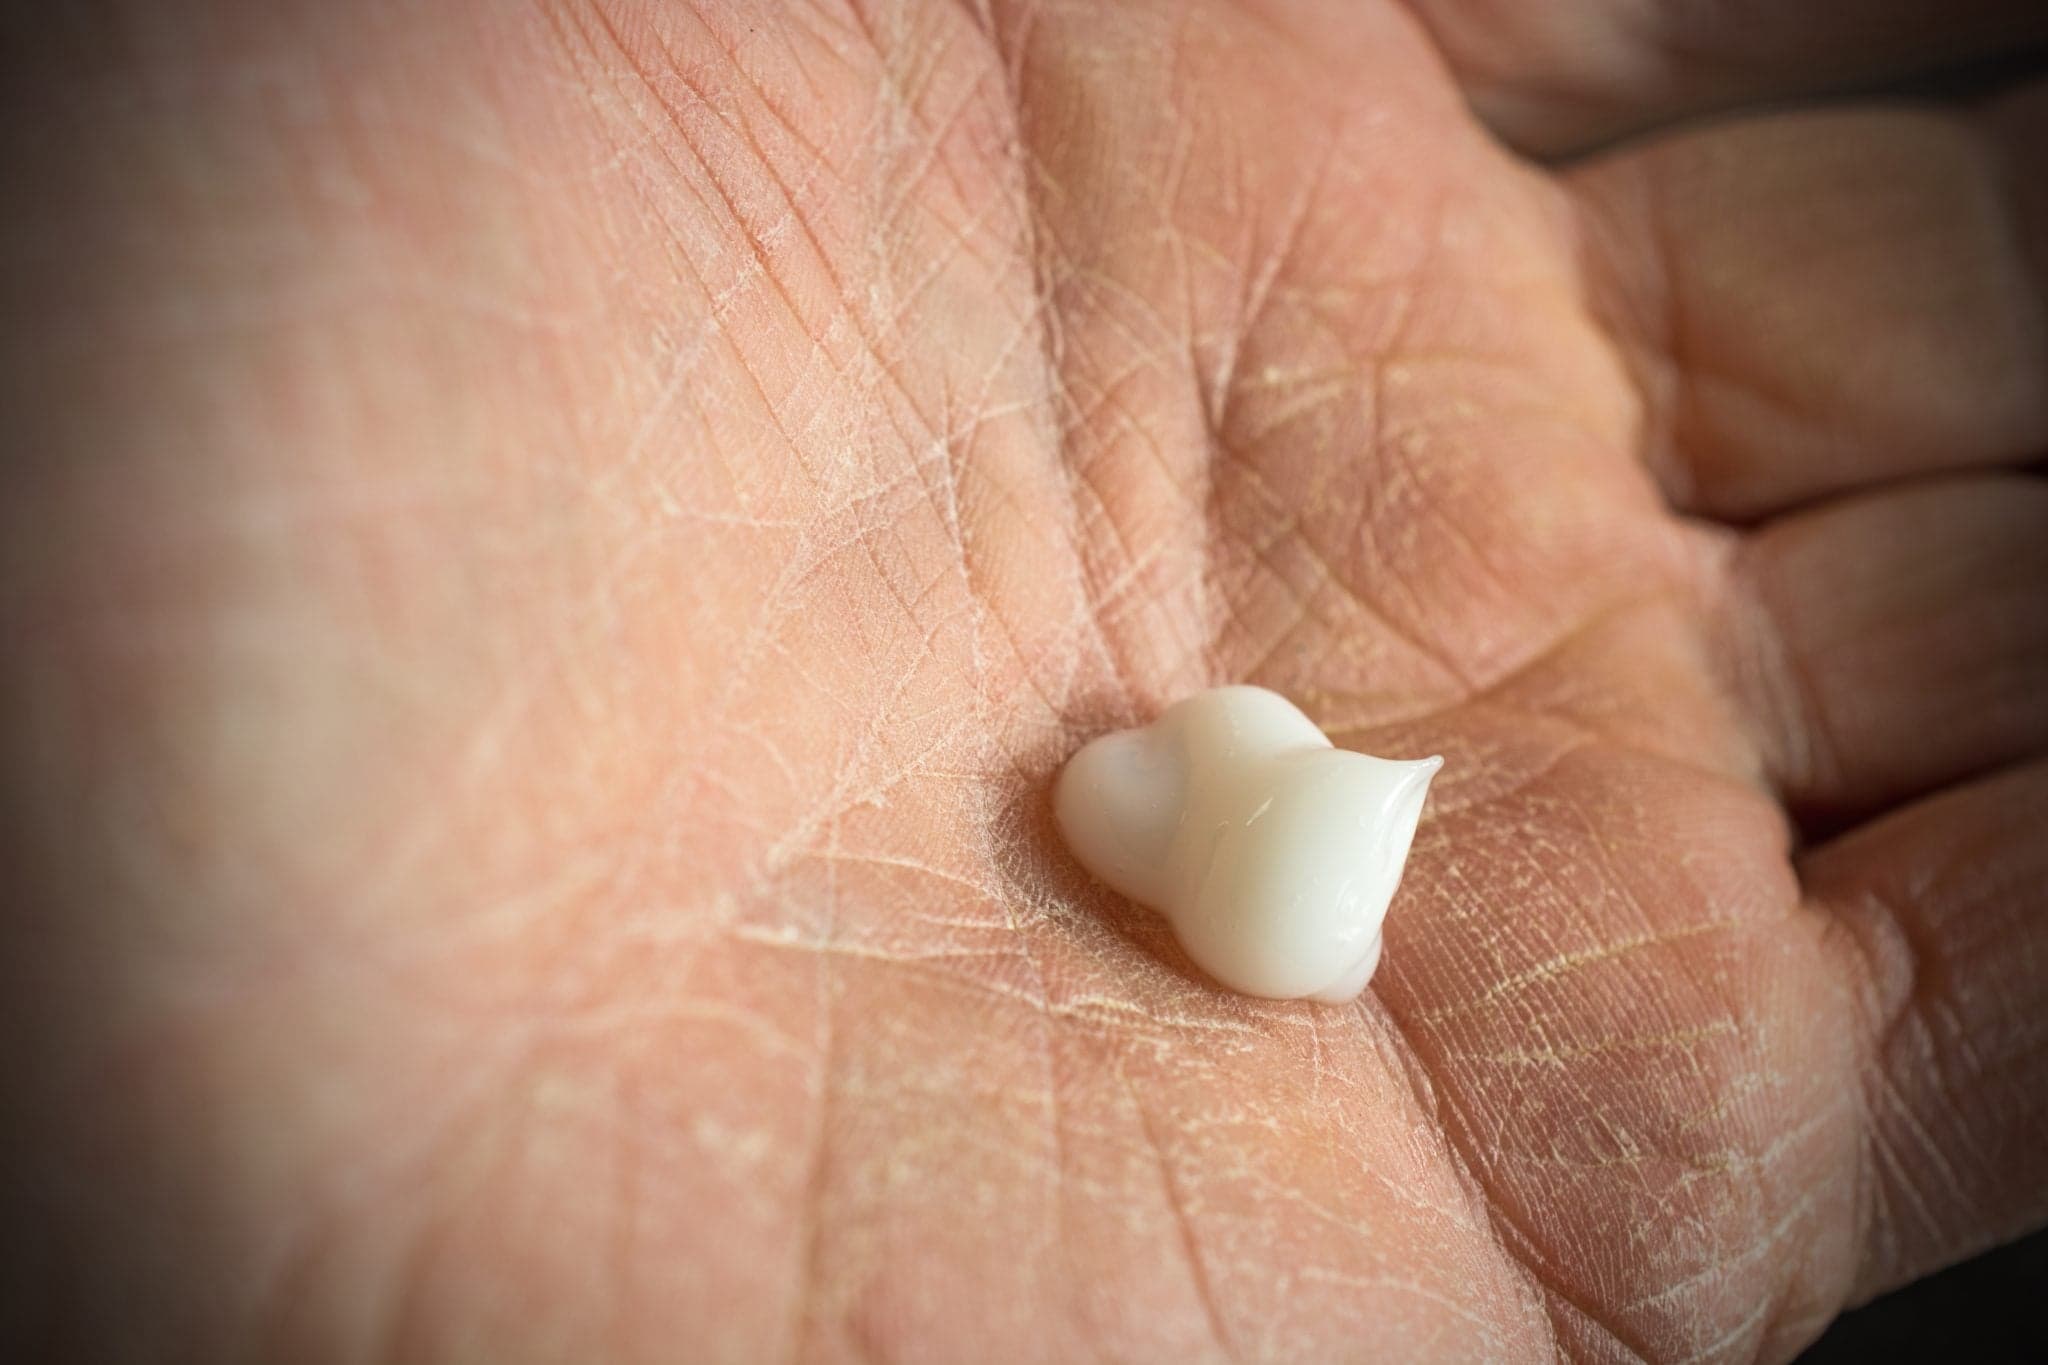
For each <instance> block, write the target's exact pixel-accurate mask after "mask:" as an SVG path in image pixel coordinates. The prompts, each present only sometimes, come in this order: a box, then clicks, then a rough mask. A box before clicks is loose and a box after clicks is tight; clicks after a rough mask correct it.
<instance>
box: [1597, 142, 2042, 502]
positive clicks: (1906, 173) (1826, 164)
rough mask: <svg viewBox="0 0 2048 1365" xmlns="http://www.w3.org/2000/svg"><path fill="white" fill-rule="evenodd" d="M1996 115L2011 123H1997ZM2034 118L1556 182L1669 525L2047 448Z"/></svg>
mask: <svg viewBox="0 0 2048 1365" xmlns="http://www.w3.org/2000/svg"><path fill="white" fill-rule="evenodd" d="M2014 107H2015V108H2022V107H2023V106H2020V105H2016V106H2014ZM2043 133H2048V119H2043V118H2041V117H2039V116H2038V115H2036V114H2031V113H2028V114H2015V115H2012V116H2010V117H2001V118H1999V119H1996V120H1992V119H1979V118H1976V117H1966V116H1962V115H1955V114H1948V113H1940V112H1934V111H1928V110H1919V111H1915V110H1908V109H1892V110H1876V109H1863V110H1856V111H1844V112H1831V113H1812V114H1801V115H1784V116H1779V117H1775V118H1760V119H1752V120H1747V121H1744V122H1742V123H1738V124H1729V125H1726V126H1723V127H1720V128H1715V129H1710V130H1706V131H1702V132H1698V133H1693V134H1688V135H1685V136H1681V137H1675V138H1671V139H1666V140H1664V141H1661V142H1658V143H1655V144H1652V145H1649V146H1645V147H1644V148H1642V149H1641V150H1638V151H1632V152H1624V153H1620V154H1617V155H1616V156H1614V157H1611V158H1609V159H1606V160H1604V161H1601V162H1599V163H1597V164H1594V165H1591V166H1588V167H1586V168H1585V169H1584V170H1583V171H1581V172H1579V173H1577V174H1576V175H1575V176H1574V177H1573V178H1572V181H1571V183H1572V185H1573V186H1574V188H1575V189H1576V190H1577V191H1578V192H1579V194H1580V196H1581V202H1582V203H1583V205H1584V207H1585V211H1586V212H1585V222H1586V227H1587V234H1588V259H1589V269H1590V271H1591V276H1592V290H1593V296H1594V306H1595V308H1596V310H1597V311H1599V312H1600V313H1601V314H1602V315H1603V317H1604V319H1605V320H1606V322H1607V323H1608V325H1609V327H1610V328H1611V330H1612V332H1613V334H1614V336H1615V338H1616V340H1617V342H1618V344H1619V345H1620V346H1621V348H1622V350H1623V352H1624V354H1625V355H1626V356H1627V358H1628V360H1629V362H1630V364H1631V367H1632V368H1633V370H1634V372H1635V374H1636V376H1637V378H1638V381H1639V385H1640V388H1641V391H1642V394H1643V401H1644V406H1645V413H1644V437H1645V443H1646V453H1647V457H1648V458H1649V460H1650V464H1651V468H1652V470H1653V471H1654V472H1655V474H1656V475H1657V477H1658V479H1659V480H1660V482H1661V483H1663V485H1664V487H1665V490H1666V492H1667V494H1668V495H1669V496H1670V497H1671V498H1672V500H1673V501H1674V502H1675V503H1676V504H1678V505H1679V506H1681V507H1683V508H1685V509H1687V510H1691V511H1698V512H1704V513H1707V514H1710V515H1716V516H1724V517H1731V518H1751V517H1755V516H1758V515H1760V514H1764V513H1767V512H1770V511H1773V510H1779V509H1782V508H1784V507H1787V506H1789V505H1792V504H1794V503H1798V502H1802V501H1807V500H1810V499H1812V498H1815V497H1818V496H1821V495H1825V494H1829V493H1835V492H1839V491H1842V490H1845V489H1849V488H1854V487H1858V486H1861V485H1866V484H1871V483H1876V482H1880V481H1883V480H1887V479H1897V478H1901V477H1905V476H1909V475H1917V474H1926V473H1931V472H1935V471H1939V470H1949V469H1958V468H1968V467H1973V466H1992V465H1999V464H2010V463H2017V462H2021V461H2024V460H2027V459H2029V458H2031V457H2033V456H2037V455H2039V454H2040V453H2041V451H2042V450H2043V448H2044V447H2048V315H2044V310H2043V295H2042V288H2041V276H2040V274H2039V265H2040V262H2039V259H2038V257H2037V256H2030V248H2031V249H2033V250H2034V251H2035V252H2039V250H2040V248H2041V247H2042V246H2043V244H2044V243H2048V217H2044V214H2048V203H2044V202H2043V201H2042V200H2040V199H2039V198H2036V197H2033V196H2031V195H2029V194H2025V193H2014V192H2011V191H2010V189H2009V187H2011V186H2015V185H2022V184H2025V183H2026V182H2027V180H2028V178H2029V177H2040V176H2048V138H2044V137H2042V136H2040V134H2043Z"/></svg>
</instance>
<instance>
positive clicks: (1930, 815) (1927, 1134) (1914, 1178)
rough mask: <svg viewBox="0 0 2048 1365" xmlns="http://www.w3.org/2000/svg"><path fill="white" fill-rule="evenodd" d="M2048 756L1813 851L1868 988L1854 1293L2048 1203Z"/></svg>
mask: <svg viewBox="0 0 2048 1365" xmlns="http://www.w3.org/2000/svg"><path fill="white" fill-rule="evenodd" d="M2044 830H2048V763H2036V764H2033V765H2031V766H2029V767H2027V768H2024V769H2020V770H2017V771H2013V772H2009V773H2007V774H2005V775H2003V776H2000V777H1998V778H1995V779H1991V780H1986V781H1983V782H1979V783H1976V784H1973V785H1971V786H1968V787H1964V788H1959V789H1956V790H1953V791H1950V792H1946V793H1944V794H1942V795H1940V796H1936V797H1932V798H1930V799H1928V800H1926V801H1924V802H1921V803H1919V804H1917V805H1914V806H1911V807H1909V808H1907V809H1905V810H1902V811H1899V812H1897V813H1895V814H1893V815H1890V816H1887V817H1885V818H1884V819H1882V820H1879V821H1876V822H1874V823H1872V824H1869V825H1866V826H1864V827H1863V828H1861V829H1858V830H1856V831H1854V832H1853V833H1850V834H1848V835H1845V836H1843V837H1842V838H1840V839H1838V840H1836V841H1835V842H1833V843H1831V844H1828V845H1826V846H1824V847H1822V848H1820V849H1818V850H1816V851H1815V852H1813V853H1812V854H1811V855H1809V856H1808V857H1807V859H1806V860H1805V863H1804V866H1803V868H1802V876H1803V879H1804V881H1805V884H1806V888H1807V893H1808V895H1809V897H1810V898H1811V899H1812V900H1813V901H1815V902H1817V903H1818V904H1819V905H1820V906H1821V907H1823V908H1824V909H1826V910H1827V911H1828V912H1830V913H1831V914H1832V915H1833V916H1834V917H1835V923H1837V924H1838V925H1839V926H1840V927H1841V929H1842V933H1841V934H1840V935H1839V936H1838V938H1837V939H1836V940H1835V942H1836V944H1837V946H1838V948H1839V951H1840V952H1841V953H1842V956H1843V963H1844V967H1845V970H1846V971H1847V973H1848V976H1849V979H1850V980H1851V981H1852V982H1854V983H1855V985H1856V989H1857V994H1858V996H1859V998H1860V1000H1861V1002H1862V1019H1861V1026H1860V1034H1859V1039H1860V1046H1861V1048H1862V1050H1863V1052H1864V1064H1863V1071H1862V1086H1861V1102H1862V1107H1863V1111H1864V1134H1865V1137H1864V1171H1863V1177H1862V1179H1861V1180H1860V1181H1859V1182H1858V1184H1859V1189H1860V1191H1861V1194H1860V1204H1861V1208H1860V1216H1859V1225H1860V1227H1861V1229H1862V1231H1863V1236H1862V1246H1863V1257H1862V1264H1861V1266H1860V1269H1859V1271H1858V1274H1857V1279H1856V1288H1855V1291H1854V1292H1855V1296H1856V1297H1857V1298H1859V1299H1861V1298H1868V1297H1870V1296H1872V1295H1875V1294H1878V1293H1881V1292H1883V1291H1884V1290H1886V1289H1888V1288H1890V1287H1892V1286H1894V1285H1898V1284H1902V1283H1905V1282H1906V1281H1909V1280H1912V1279H1915V1278H1917V1277H1919V1276H1921V1275H1924V1274H1926V1273H1928V1272H1929V1271H1932V1270H1934V1269H1936V1268H1938V1267H1940V1266H1942V1265H1946V1264H1948V1263H1949V1262H1951V1261H1956V1260H1960V1259H1962V1258H1963V1257H1965V1256H1969V1255H1971V1254H1973V1253H1975V1252H1977V1251H1980V1250H1982V1249H1984V1248H1985V1247H1988V1246H1992V1245H1995V1244H1996V1243H1998V1242H2000V1241H2004V1240H2006V1239H2008V1238H2011V1237H2014V1236H2017V1235H2018V1234H2020V1233H2021V1232H2024V1231H2025V1230H2027V1229H2028V1228H2030V1227H2033V1226H2035V1225H2037V1224H2039V1223H2040V1222H2041V1221H2042V1220H2043V1219H2048V839H2044V838H2043V837H2042V833H2043V831H2044Z"/></svg>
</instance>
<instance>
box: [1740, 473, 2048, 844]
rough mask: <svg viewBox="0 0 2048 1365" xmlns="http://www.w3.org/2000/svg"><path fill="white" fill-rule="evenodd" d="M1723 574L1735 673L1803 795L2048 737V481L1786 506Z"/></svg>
mask: <svg viewBox="0 0 2048 1365" xmlns="http://www.w3.org/2000/svg"><path fill="white" fill-rule="evenodd" d="M1732 581H1733V585H1734V592H1733V596H1732V599H1731V604H1730V611H1729V616H1728V629H1729V643H1730V650H1729V654H1728V657H1729V658H1730V660H1731V662H1732V673H1733V675H1734V678H1735V680H1736V688H1737V691H1738V693H1739V694H1740V695H1741V696H1742V698H1743V700H1744V702H1745V704H1746V709H1747V710H1748V712H1749V713H1750V714H1751V715H1752V716H1754V717H1755V718H1756V721H1757V724H1758V727H1759V729H1760V731H1761V734H1762V738H1763V745H1764V752H1765V754H1766V761H1767V763H1768V764H1769V766H1770V768H1771V770H1772V775H1773V777H1774V778H1775V780H1776V782H1777V783H1778V785H1779V787H1780V788H1781V789H1782V790H1783V791H1784V792H1785V794H1786V795H1787V797H1788V798H1789V799H1790V800H1791V801H1792V802H1793V803H1794V805H1795V806H1804V807H1808V808H1816V807H1817V808H1820V809H1821V810H1826V811H1837V812H1839V811H1857V810H1871V809H1876V808H1881V807H1883V806H1887V805H1890V804H1893V803H1895V802H1897V801H1899V800H1901V799H1904V798H1907V797H1911V796H1914V795H1918V794H1921V793H1924V792H1927V791H1931V790H1933V789H1935V788H1938V787H1941V786H1944V785H1946V784H1948V783H1950V782H1952V781H1955V780H1957V779H1960V778H1964V777H1967V776H1970V775H1971V774H1974V773H1979V772H1983V771H1985V770H1987V769H1989V768H1992V767H1995V766H1998V765H2001V764H2005V763H2010V762H2013V761H2016V760H2018V759H2021V758H2023V757H2026V756H2028V755H2031V754H2036V753H2040V752H2042V751H2043V750H2044V749H2048V700H2044V699H2048V482H2044V481H2043V480H2041V479H2038V478H2030V477H2026V476H2021V475H2004V476H1986V477H1981V478H1970V479H1955V480H1942V481H1938V482H1936V483H1933V484H1930V485H1927V486H1924V487H1909V488H1904V489H1899V490H1894V491H1890V492H1885V493H1877V494H1871V495H1869V496H1867V497H1862V498H1856V499H1853V500H1849V501H1845V502H1841V503H1837V504H1834V505H1831V506H1829V507H1826V508H1822V509H1820V510H1817V511H1812V512H1804V513H1799V514H1795V515H1793V516H1789V517H1786V518H1783V519H1781V520H1780V521H1777V522H1774V523H1772V524H1771V525H1769V526H1767V527H1765V528H1764V529H1763V530H1761V531H1759V532H1758V533H1756V535H1754V536H1753V537H1751V538H1750V540H1749V541H1748V542H1747V543H1746V544H1745V546H1744V547H1743V548H1742V550H1741V551H1740V552H1739V553H1738V556H1737V559H1736V561H1735V572H1734V577H1733V580H1732Z"/></svg>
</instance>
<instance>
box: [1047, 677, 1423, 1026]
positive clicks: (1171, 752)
mask: <svg viewBox="0 0 2048 1365" xmlns="http://www.w3.org/2000/svg"><path fill="white" fill-rule="evenodd" d="M1442 766H1443V760H1442V759H1441V758H1425V759H1420V760H1417V761H1415V762H1396V761H1392V760H1389V759H1384V758H1372V757H1369V756H1368V755H1365V754H1359V753H1352V752H1350V751H1349V750H1345V749H1338V748H1334V747H1332V746H1331V744H1330V741H1329V739H1328V738H1327V737H1325V736H1324V734H1323V732H1322V731H1321V730H1318V729H1317V728H1316V726H1315V722H1313V721H1311V720H1310V719H1309V718H1308V717H1307V716H1305V715H1303V714H1302V713H1301V712H1300V711H1299V710H1298V709H1297V708H1296V707H1295V706H1294V704H1293V703H1292V702H1290V701H1288V700H1287V699H1286V698H1285V697H1282V696H1281V695H1279V694H1278V693H1277V692H1269V691H1267V690H1266V689H1265V688H1262V687H1218V688H1213V689H1211V690H1210V691H1207V692H1200V693H1197V694H1196V695H1194V696H1192V697H1189V698H1187V699H1186V700H1184V701H1181V702H1177V703H1175V704H1174V705H1173V706H1171V707H1168V708H1167V710H1166V713H1165V714H1164V715H1162V716H1160V717H1159V719H1158V720H1156V721H1154V722H1153V723H1152V724H1150V725H1147V726H1145V727H1143V728H1142V729H1137V730H1119V731H1117V732H1115V733H1114V734H1108V735H1104V736H1102V737H1101V738H1100V739H1097V740H1094V741H1093V742H1091V743H1090V744H1088V745H1087V746H1086V747H1084V748H1083V749H1082V750H1081V752H1079V753H1078V754H1075V755H1074V757H1073V758H1072V759H1071V760H1069V762H1068V763H1067V766H1066V768H1065V769H1064V770H1063V771H1062V772H1061V773H1060V777H1059V783H1058V785H1057V787H1056V788H1055V789H1054V792H1053V806H1054V812H1055V814H1056V816H1057V818H1058V820H1059V826H1060V833H1061V835H1062V836H1063V837H1064V838H1065V839H1066V841H1067V847H1068V848H1069V849H1071V850H1073V854H1074V856H1075V857H1076V858H1077V859H1079V860H1080V862H1081V865H1082V866H1083V867H1086V868H1087V869H1088V870H1089V871H1090V872H1091V873H1093V874H1094V875H1095V876H1097V877H1098V878H1100V879H1101V880H1102V881H1104V882H1107V883H1108V884H1109V885H1110V886H1111V887H1113V888H1114V889H1116V890H1117V891H1119V892H1121V893H1123V894H1124V895H1126V896H1129V897H1130V898H1131V899H1132V900H1134V901H1137V902H1139V903H1140V904H1143V905H1147V906H1150V907H1152V908H1153V909H1155V910H1158V911H1159V912H1160V913H1162V914H1164V915H1165V916H1166V918H1167V919H1168V920H1169V921H1170V922H1171V923H1172V925H1173V930H1174V935H1175V937H1177V938H1178V939H1179V940H1180V944H1181V947H1183V948H1184V949H1186V950H1187V954H1188V956H1189V957H1191V958H1193V959H1194V961H1195V963H1196V965H1197V966H1199V967H1201V968H1202V970H1204V971H1206V972H1208V973H1209V974H1210V975H1211V976H1213V977H1215V978H1216V979H1217V980H1218V981H1220V982H1222V983H1223V984H1224V985H1226V986H1229V987H1230V988H1231V989H1233V990H1238V991H1243V992H1244V993H1245V994H1247V995H1260V996H1267V997H1272V998H1276V999H1297V998H1302V997H1306V998H1310V999H1315V1000H1321V1001H1325V1002H1327V1003H1330V1004H1342V1003H1343V1002H1345V1001H1347V1000H1351V999H1353V998H1354V997H1356V996H1357V995H1358V993H1359V992H1360V991H1362V990H1364V989H1365V983H1366V982H1367V981H1369V980H1370V979H1371V978H1372V973H1373V969H1374V968H1375V967H1377V966H1378V965H1379V960H1380V923H1381V921H1383V920H1384V919H1385V918H1386V914H1387V903H1388V902H1389V901H1390V900H1392V899H1393V896H1394V888H1395V887H1397V886H1399V885H1400V882H1401V868H1402V866H1403V864H1405V863H1406V862H1407V861H1408V845H1409V842H1410V841H1411V840H1412V839H1413V838H1414V837H1415V825H1416V822H1417V821H1418V820H1419V819H1420V818H1421V815H1422V802H1423V798H1424V796H1426V795H1427V794H1428V791H1429V782H1430V779H1431V778H1432V777H1434V776H1436V771H1437V769H1438V768H1441V767H1442Z"/></svg>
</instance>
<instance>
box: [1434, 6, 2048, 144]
mask: <svg viewBox="0 0 2048 1365" xmlns="http://www.w3.org/2000/svg"><path fill="white" fill-rule="evenodd" d="M1411 7H1412V8H1413V9H1414V10H1415V11H1416V13H1417V14H1418V15H1420V16H1421V18H1422V19H1423V21H1424V22H1425V23H1426V24H1428V25H1429V27H1430V29H1431V30H1432V32H1433V33H1434V34H1435V36H1436V39H1437V42H1438V44H1439V46H1440V47H1441V48H1442V50H1443V53H1444V56H1445V58H1446V60H1448V61H1449V62H1450V64H1451V66H1452V68H1453V69H1454V70H1455V71H1456V72H1457V73H1458V76H1459V79H1460V81H1461V83H1462V84H1463V85H1464V87H1465V89H1466V91H1467V94H1468V96H1469V97H1470V99H1471V100H1472V103H1473V105H1474V107H1475V108H1476V109H1477V110H1478V111H1479V113H1480V115H1481V117H1483V118H1484V119H1486V121H1487V122H1488V123H1489V124H1491V125H1492V126H1493V128H1494V129H1495V130H1496V131H1497V132H1499V133H1500V134H1501V135H1502V136H1503V137H1505V138H1507V139H1508V140H1509V141H1511V142H1513V143H1515V144H1517V145H1519V146H1522V147H1525V148H1529V149H1532V150H1535V151H1541V152H1569V151H1572V150H1575V149H1578V148H1582V147H1585V146H1588V145H1591V144H1595V143H1599V142H1602V141H1606V140H1608V139H1611V138H1614V137H1617V136H1621V135H1623V134H1626V133H1630V132H1634V131H1636V130H1639V129H1642V128H1646V127H1650V126H1654V125H1656V124H1659V123H1663V122H1666V121H1669V120H1671V119H1674V118H1678V117H1682V116H1684V115H1687V114H1695V113H1699V112H1702V111H1707V110H1714V109H1724V108H1730V107H1734V106H1739V105H1743V104H1748V103H1753V102H1756V101H1759V100H1775V99H1784V98H1787V97H1791V96H1798V95H1803V94H1814V93H1817V92H1823V91H1827V90H1830V89H1840V88H1843V87H1845V86H1856V85H1867V84H1869V83H1872V82H1878V81H1886V80H1895V79H1897V78H1899V77H1902V76H1907V75H1914V74H1919V73H1923V72H1926V71H1929V70H1933V69H1939V68H1941V67H1944V66H1952V65H1955V64H1957V63H1965V62H1970V61H1974V60H1982V59H1984V58H1987V57H1990V56H1994V55H1996V54H1999V53H2002V52H2007V51H2011V50H2013V49H2015V48H2019V47H2024V46H2025V45H2027V44H2029V43H2033V42H2039V41H2042V40H2044V39H2048V7H2043V6H2041V5H2038V4H2022V3H2014V2H2013V0H1956V2H1955V3H1950V4H1942V5H1937V4H1931V3H1927V0H1791V3H1781V4H1754V3H1733V2H1732V0H1722V3H1708V4H1696V3H1681V0H1564V3H1558V4H1541V5H1532V4H1528V3H1526V0H1411Z"/></svg>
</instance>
